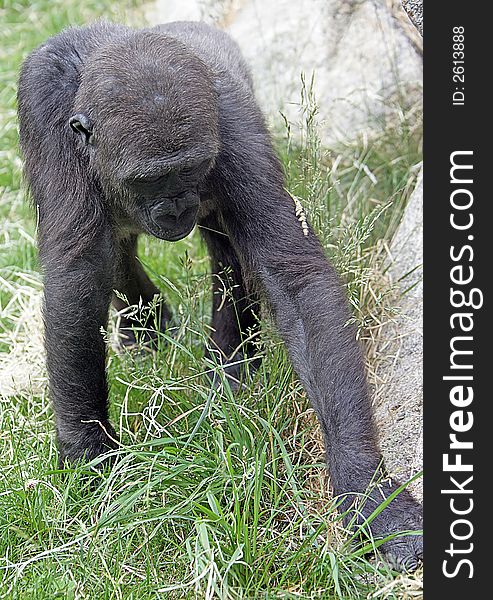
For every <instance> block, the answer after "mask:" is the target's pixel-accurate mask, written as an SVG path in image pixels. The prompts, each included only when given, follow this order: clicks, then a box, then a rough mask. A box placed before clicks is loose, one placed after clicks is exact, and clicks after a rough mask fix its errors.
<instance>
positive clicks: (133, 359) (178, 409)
mask: <svg viewBox="0 0 493 600" xmlns="http://www.w3.org/2000/svg"><path fill="white" fill-rule="evenodd" d="M113 7H114V5H113V4H111V3H109V2H107V1H106V0H90V1H88V2H84V3H80V2H75V0H68V1H61V0H57V1H54V2H49V3H48V2H47V0H39V1H38V2H21V1H17V2H13V1H11V0H8V1H1V2H0V20H1V22H2V27H1V30H0V35H1V40H0V64H1V69H2V70H1V72H0V217H1V218H2V227H1V228H0V447H1V452H0V465H1V469H0V473H1V475H0V482H1V483H0V597H2V598H13V599H27V598H29V599H30V598H36V599H38V598H40V599H44V598H46V599H48V598H50V599H52V598H69V599H72V598H73V599H79V598H91V599H92V598H94V599H96V598H97V599H106V598H107V599H110V598H111V599H113V598H115V599H120V598H121V599H139V600H140V599H148V598H149V599H150V598H158V597H159V598H213V597H214V598H266V599H267V598H327V599H329V600H330V599H356V598H371V597H374V598H403V597H409V598H411V597H418V596H419V594H420V591H419V578H418V579H417V578H410V577H406V576H402V575H397V574H396V573H394V572H392V571H391V570H390V569H389V568H388V567H387V566H385V564H383V563H382V562H381V561H379V560H368V558H366V557H365V556H363V549H364V548H363V547H362V546H361V544H360V543H359V542H358V540H357V539H356V538H355V537H354V536H351V535H350V534H349V533H348V532H345V531H344V530H343V528H342V526H341V524H340V516H339V515H338V513H337V511H336V510H335V501H334V500H332V499H331V498H330V494H329V492H328V485H327V479H326V475H325V469H324V465H323V449H322V445H321V440H320V435H319V432H318V426H317V423H316V419H315V417H314V415H313V412H312V411H311V409H310V408H309V405H308V403H307V401H306V398H305V396H304V393H303V391H302V389H301V387H300V385H299V383H298V381H297V380H296V378H295V376H294V375H293V373H292V370H291V367H290V365H289V363H288V361H287V359H286V356H285V353H284V350H283V348H282V346H281V345H280V343H279V341H278V339H277V338H276V336H275V334H274V333H273V332H272V331H271V328H270V326H269V324H268V323H266V324H265V325H264V340H268V343H265V344H263V345H262V346H260V347H259V352H262V353H263V355H264V361H263V363H262V367H261V369H260V371H259V372H258V373H257V375H256V376H255V378H254V380H253V382H252V383H251V384H250V385H249V386H248V389H246V390H243V391H242V392H241V393H239V394H235V395H234V396H233V394H232V392H231V390H230V389H229V387H228V385H227V384H224V386H223V387H222V388H221V389H220V391H218V392H216V391H213V390H211V387H210V385H209V383H208V380H207V379H206V378H204V376H203V372H204V370H205V365H204V361H203V345H204V342H205V340H206V338H207V332H208V314H209V310H210V298H209V287H208V284H209V275H208V269H209V266H208V260H207V255H206V251H205V249H204V247H203V245H202V244H201V243H200V241H199V236H198V235H197V234H196V233H194V234H193V235H192V236H191V237H189V238H187V239H185V240H183V241H181V242H179V243H177V244H162V243H159V242H158V241H156V240H151V239H148V238H146V239H143V240H142V241H141V246H140V256H141V258H142V261H143V263H144V264H145V266H146V267H147V269H148V271H149V272H150V273H151V275H152V277H153V278H154V279H155V280H156V282H157V283H158V285H159V286H160V287H161V289H162V290H163V292H164V293H165V295H166V298H167V300H168V302H169V303H170V305H171V306H172V308H173V311H174V313H175V314H176V315H178V316H179V317H180V322H179V324H178V325H177V329H176V331H175V332H174V335H173V337H167V336H162V337H161V338H160V341H162V343H161V344H160V348H159V350H158V352H157V353H156V354H155V355H152V356H144V357H142V356H139V355H135V354H130V353H125V354H123V355H118V354H116V353H115V352H112V351H110V354H109V367H108V368H109V379H110V382H111V396H112V409H111V411H112V420H113V423H114V424H115V425H116V429H117V431H118V432H119V434H120V436H121V439H122V440H123V447H122V449H121V450H119V451H118V455H119V460H118V462H117V464H116V466H115V467H114V469H113V470H112V471H111V472H110V473H104V474H102V475H99V476H97V475H95V474H94V473H93V472H92V471H91V470H90V469H89V468H88V467H86V468H83V467H80V468H78V469H74V470H73V471H68V472H66V473H64V474H62V473H60V472H59V471H58V470H57V468H56V464H57V462H56V461H57V458H56V450H55V445H54V439H53V426H52V414H51V409H50V405H49V400H48V397H47V394H46V375H45V372H44V367H43V355H42V337H41V323H40V310H39V305H40V300H39V299H40V290H41V283H40V276H39V273H38V269H37V262H36V251H35V227H34V222H33V219H32V215H31V212H30V210H29V208H28V205H27V202H26V200H25V198H24V194H23V193H22V191H21V177H20V169H21V163H20V159H19V156H18V149H17V131H16V122H15V102H14V99H15V85H16V77H17V73H18V68H19V65H20V61H21V60H22V58H23V56H24V55H25V54H26V53H27V52H28V51H29V49H31V48H32V47H34V46H35V45H37V44H38V43H40V42H41V41H43V40H44V39H45V38H46V37H48V36H49V35H51V34H53V33H55V32H56V31H58V30H60V29H61V28H62V27H63V26H65V25H67V24H68V23H83V22H87V21H88V20H91V19H94V18H96V17H99V16H105V17H108V18H115V19H118V18H119V19H120V20H126V21H127V22H128V21H133V22H135V19H136V16H135V14H134V13H133V12H132V8H133V7H132V3H130V2H123V3H120V6H119V8H118V11H119V14H118V13H116V12H115V9H114V8H113ZM137 18H138V17H137ZM301 88H302V96H303V97H302V100H301V107H302V109H301V121H302V123H303V126H302V128H301V133H300V134H296V135H295V134H292V133H291V127H290V126H289V124H286V126H284V127H280V128H279V131H278V134H277V135H276V144H277V147H278V151H279V154H280V156H281V159H282V161H283V163H284V166H285V170H286V175H287V185H288V188H289V189H290V191H291V193H292V194H293V195H294V196H296V197H297V198H299V199H300V201H301V203H302V204H303V206H304V207H305V209H306V211H307V212H308V214H309V215H310V219H311V221H312V223H313V224H314V226H315V227H316V228H317V230H318V232H319V234H320V236H321V239H322V241H323V243H324V246H325V248H326V250H327V253H328V255H329V256H330V257H331V259H332V260H333V262H334V263H335V265H336V266H337V268H338V270H339V272H340V273H341V275H342V277H343V279H344V281H345V282H346V284H347V289H348V295H349V298H350V301H351V304H352V306H353V309H354V310H353V314H354V319H355V321H356V323H357V325H358V331H359V335H360V337H361V339H363V340H364V341H365V343H366V345H367V350H368V357H369V361H370V363H371V358H372V348H374V342H375V340H376V339H377V338H378V335H379V331H380V327H381V324H382V323H383V322H384V321H385V320H386V319H388V318H390V317H391V316H392V313H393V311H394V307H393V305H392V303H391V298H392V288H391V285H390V283H389V281H388V280H387V278H386V275H385V272H384V270H383V269H382V259H383V256H384V255H385V248H386V244H387V242H388V240H389V239H390V238H391V236H392V234H393V231H394V230H395V227H396V224H397V223H398V220H399V217H400V215H401V212H402V208H403V206H404V205H405V203H406V201H407V198H408V196H409V193H410V191H411V190H412V187H413V181H414V176H415V175H417V167H418V165H419V163H420V160H421V158H420V157H421V147H420V144H421V133H420V127H419V124H420V115H419V114H417V113H416V108H414V107H411V108H407V109H405V110H403V109H402V107H401V105H400V104H396V110H395V111H393V112H392V116H391V117H389V121H388V122H387V123H386V124H384V125H383V126H382V133H381V135H378V136H376V137H375V138H374V139H372V141H371V142H364V141H362V140H360V141H358V142H357V143H355V144H354V145H352V146H347V147H340V148H332V149H330V150H328V149H326V148H323V147H322V145H321V144H320V142H319V140H318V136H317V110H316V103H315V101H314V98H313V95H312V93H311V91H310V90H311V86H310V84H309V82H306V81H303V82H302V84H301ZM109 335H110V336H111V332H109ZM95 480H97V485H95Z"/></svg>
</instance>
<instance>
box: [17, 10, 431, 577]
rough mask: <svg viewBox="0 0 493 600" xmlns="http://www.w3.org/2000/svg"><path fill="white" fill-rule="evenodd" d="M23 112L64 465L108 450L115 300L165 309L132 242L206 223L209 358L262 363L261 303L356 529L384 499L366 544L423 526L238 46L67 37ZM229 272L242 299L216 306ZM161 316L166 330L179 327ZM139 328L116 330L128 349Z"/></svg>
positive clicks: (228, 363)
mask: <svg viewBox="0 0 493 600" xmlns="http://www.w3.org/2000/svg"><path fill="white" fill-rule="evenodd" d="M18 112H19V124H20V143H21V149H22V152H23V155H24V161H25V176H26V180H27V182H28V184H29V187H30V191H31V196H32V198H33V201H34V203H35V206H36V209H37V214H38V221H39V223H38V241H39V256H40V261H41V265H42V267H43V271H44V319H45V345H46V356H47V367H48V373H49V387H50V394H51V398H52V401H53V406H54V413H55V422H56V433H57V443H58V448H59V452H60V458H61V461H62V463H63V462H64V461H68V462H69V463H70V462H74V461H78V460H84V459H85V460H90V459H92V458H94V457H96V456H98V455H100V454H102V453H104V452H106V451H108V450H109V449H111V448H113V447H114V446H115V439H116V433H115V430H114V429H113V427H112V426H111V424H110V422H109V420H108V386H107V380H106V373H105V358H106V357H105V342H104V340H103V337H102V335H101V328H103V327H106V324H107V320H108V311H109V306H110V303H111V302H113V304H114V305H115V306H116V308H117V309H119V310H122V309H124V308H125V306H127V304H126V303H125V302H124V300H123V299H122V298H125V299H127V300H128V304H130V305H135V304H139V303H140V304H141V305H144V306H145V305H149V304H150V303H151V302H153V299H154V298H155V297H156V295H157V294H159V291H158V290H157V288H156V287H155V286H154V284H153V283H151V281H150V279H149V278H148V276H147V275H146V273H145V272H144V270H143V268H142V266H141V264H140V263H139V262H138V259H137V253H136V245H137V238H138V236H139V235H140V234H142V233H146V234H149V235H151V236H154V237H157V238H160V239H162V240H166V241H170V242H174V241H176V240H180V239H181V238H183V237H185V236H187V235H188V234H189V233H190V232H191V231H192V229H193V228H194V226H195V225H196V224H198V225H199V226H200V231H201V234H202V236H203V237H204V238H205V242H206V244H207V248H208V252H209V254H210V257H211V263H212V271H213V274H217V275H219V277H216V276H213V282H214V283H213V315H212V330H213V333H212V335H211V344H210V345H211V348H212V352H216V353H217V355H218V357H220V360H221V362H222V367H223V368H224V369H225V370H226V373H227V374H228V375H231V376H232V377H234V378H238V377H240V376H241V374H240V373H239V372H238V366H237V365H238V362H239V359H244V358H245V356H246V357H247V358H252V357H253V356H254V349H253V348H252V347H251V346H249V344H248V342H247V341H246V338H247V337H248V334H249V333H251V331H252V330H254V329H255V327H257V323H258V319H257V314H258V309H259V303H260V301H261V300H263V301H264V302H265V303H266V305H267V306H268V307H269V310H270V311H271V313H272V315H273V319H274V322H275V324H276V327H277V329H278V331H279V333H280V335H281V337H282V339H283V340H284V342H285V344H286V347H287V350H288V353H289V356H290V359H291V361H292V363H293V366H294V368H295V371H296V372H297V374H298V376H299V378H300V381H301V382H302V384H303V386H304V388H305V390H306V392H307V394H308V396H309V398H310V400H311V402H312V404H313V406H314V409H315V411H316V414H317V416H318V419H319V421H320V425H321V428H322V431H323V436H324V441H325V447H326V456H327V466H328V471H329V474H330V478H331V484H332V487H333V490H334V493H335V494H336V495H338V496H340V497H341V499H342V500H341V506H342V510H347V509H349V508H350V507H351V506H353V504H354V501H355V499H357V498H358V497H361V495H362V494H363V495H364V494H365V493H367V492H368V499H367V501H366V502H365V503H364V505H363V506H359V507H358V511H359V515H358V519H359V522H360V523H361V522H363V521H364V520H365V519H367V518H368V517H369V516H370V515H371V514H372V512H373V511H374V509H375V508H376V507H377V506H378V505H380V504H381V503H382V501H383V500H385V499H389V496H392V498H391V499H390V503H389V504H388V506H387V507H386V508H385V509H384V510H383V511H382V512H381V513H380V514H379V515H378V516H377V517H376V518H374V519H373V521H372V522H371V525H370V527H371V532H372V535H373V536H374V537H375V538H382V537H386V536H388V535H389V534H394V533H397V532H401V531H410V530H412V531H414V530H417V529H420V528H421V523H422V516H421V514H422V513H421V507H420V505H419V504H418V503H417V502H416V501H415V500H414V499H413V497H412V496H411V495H410V493H409V492H408V491H407V490H406V489H404V490H403V491H401V492H400V493H399V494H398V495H395V494H394V492H396V490H397V489H398V487H399V483H398V482H396V481H394V480H392V479H391V478H390V477H389V476H388V474H387V472H386V470H385V467H384V465H383V463H382V459H381V454H380V450H379V447H378V442H377V436H376V432H375V428H374V423H373V419H372V414H371V405H370V398H369V392H368V389H367V383H366V380H365V373H364V365H363V359H362V353H361V350H360V348H359V347H358V344H357V342H356V337H355V331H354V329H353V328H352V327H351V326H348V325H347V321H348V318H349V310H348V305H347V300H346V297H345V293H344V288H343V287H342V286H341V284H340V282H339V280H338V277H337V275H336V273H335V272H334V269H333V268H332V267H331V265H330V264H329V263H328V261H327V259H326V257H325V256H324V252H323V250H322V247H321V244H320V242H319V240H318V239H317V237H316V235H315V234H314V232H313V230H312V229H311V228H310V226H309V224H307V223H301V222H300V220H299V219H298V216H297V214H296V210H297V206H296V205H295V203H294V201H293V198H292V197H291V196H290V195H289V193H288V192H287V191H286V189H285V184H284V178H283V171H282V167H281V165H280V162H279V160H278V159H277V157H276V155H275V153H274V150H273V146H272V142H271V140H270V137H269V133H268V131H267V128H266V125H265V122H264V119H263V116H262V114H261V111H260V109H259V107H258V104H257V103H256V100H255V98H254V93H253V89H252V80H251V77H250V74H249V71H248V68H247V66H246V64H245V62H244V59H243V58H242V56H241V54H240V50H239V48H238V46H237V45H236V43H235V42H234V41H233V40H232V39H231V38H230V37H229V36H228V35H227V34H225V33H224V32H221V31H219V30H216V29H214V28H212V27H209V26H207V25H205V24H203V23H198V22H177V23H169V24H166V25H159V26H157V27H152V28H146V29H141V30H134V29H131V28H128V27H124V26H120V25H116V24H108V23H96V24H93V25H89V26H85V27H80V28H70V29H67V30H65V31H63V32H61V33H60V34H58V35H56V36H54V37H52V38H50V39H49V40H48V41H47V42H45V43H44V44H42V45H41V46H40V47H39V48H37V49H36V50H34V51H33V52H32V54H31V55H30V56H29V57H28V58H27V59H26V61H25V62H24V65H23V67H22V71H21V75H20V80H19V88H18ZM225 268H227V269H228V271H229V277H230V279H231V289H232V290H233V293H232V298H231V299H230V300H229V301H228V303H227V304H226V305H225V306H220V303H221V294H220V293H214V292H218V291H219V289H220V288H221V283H220V274H221V273H223V272H224V269H225ZM114 290H118V291H119V292H120V293H119V294H118V296H117V295H115V293H114ZM159 297H160V298H161V296H159ZM160 303H161V305H160V310H159V313H160V327H161V329H162V330H163V331H164V330H165V329H166V327H167V324H168V323H169V320H170V317H171V315H170V311H169V309H168V308H167V306H166V304H165V302H164V300H163V299H162V298H161V299H160ZM130 325H131V322H130V321H129V320H128V319H126V318H123V320H122V323H121V327H122V333H124V334H125V335H126V337H127V341H129V342H132V336H133V333H132V330H131V327H130ZM239 348H241V351H239V350H238V349H239ZM233 363H235V364H233ZM235 365H236V366H235ZM375 480H377V481H378V482H379V483H378V485H373V487H372V485H371V484H372V483H373V482H374V481H375ZM394 496H395V497H394ZM422 548H423V540H422V536H421V535H418V534H415V535H404V536H398V537H395V538H392V539H390V540H388V541H386V542H385V543H384V544H383V545H382V550H383V551H384V552H385V553H386V555H387V557H388V559H389V561H390V562H391V563H392V564H393V565H394V566H395V567H396V568H399V569H414V568H416V566H417V565H418V564H419V561H420V559H421V557H422V552H423V550H422Z"/></svg>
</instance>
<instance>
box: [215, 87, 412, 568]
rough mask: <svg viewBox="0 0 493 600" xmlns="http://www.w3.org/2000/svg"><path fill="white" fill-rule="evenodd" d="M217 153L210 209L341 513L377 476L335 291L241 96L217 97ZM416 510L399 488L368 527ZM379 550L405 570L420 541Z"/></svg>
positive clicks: (364, 394)
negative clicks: (261, 303) (215, 205)
mask: <svg viewBox="0 0 493 600" xmlns="http://www.w3.org/2000/svg"><path fill="white" fill-rule="evenodd" d="M222 100H223V110H222V113H221V120H220V127H221V135H222V142H223V144H222V152H221V154H220V156H219V158H218V161H217V166H216V170H215V178H214V179H215V181H216V189H215V195H216V197H217V198H218V202H219V209H220V212H221V214H222V217H223V220H224V225H225V227H226V230H227V231H228V234H229V236H230V239H231V242H232V244H233V245H234V246H235V249H236V251H237V252H238V254H239V256H240V257H241V260H242V262H243V268H244V269H245V270H246V271H247V272H248V273H249V275H250V277H253V279H254V280H255V281H256V283H257V285H258V286H259V288H260V290H261V291H262V292H263V295H264V296H265V298H266V299H267V301H268V303H269V304H270V306H271V309H272V312H273V315H274V319H275V322H276V324H277V327H278V329H279V332H280V334H281V336H282V337H283V339H284V341H285V343H286V346H287V349H288V352H289V355H290V358H291V360H292V362H293V365H294V368H295V370H296V372H297V374H298V376H299V378H300V380H301V382H302V383H303V386H304V387H305V390H306V392H307V394H308V396H309V398H310V400H311V402H312V404H313V406H314V408H315V410H316V413H317V415H318V418H319V421H320V424H321V427H322V431H323V434H324V439H325V447H326V453H327V464H328V469H329V474H330V477H331V483H332V486H333V489H334V492H335V494H337V495H343V496H345V500H344V501H343V508H347V507H348V506H349V505H350V504H351V502H352V500H354V499H355V497H357V496H358V495H360V494H364V493H365V492H366V491H367V489H368V488H369V486H370V484H371V482H372V480H374V479H375V477H377V478H379V477H381V476H382V475H383V476H385V477H386V473H385V469H384V467H383V465H382V461H381V454H380V450H379V447H378V443H377V436H376V433H375V428H374V424H373V418H372V413H371V404H370V398H369V393H368V388H367V384H366V377H365V371H364V363H363V357H362V353H361V350H360V348H359V346H358V343H357V341H356V335H355V330H354V327H352V326H350V325H348V324H347V323H348V319H349V316H350V313H349V310H348V303H347V299H346V297H345V292H344V288H343V286H342V285H341V283H340V281H339V279H338V276H337V274H336V273H335V271H334V269H333V268H332V266H331V265H330V264H329V262H328V261H327V259H326V257H325V255H324V252H323V249H322V247H321V245H320V242H319V241H318V239H317V237H316V236H315V234H314V233H313V231H312V229H311V228H310V227H309V225H308V228H307V227H306V226H305V227H303V226H302V223H301V222H300V220H299V219H298V217H297V215H296V206H295V204H294V201H293V199H292V198H291V196H290V195H289V194H288V193H287V192H286V191H285V189H284V178H283V174H282V169H281V166H280V164H279V162H278V160H277V158H276V157H275V155H274V152H273V149H272V145H271V142H270V139H269V136H268V134H267V132H266V129H265V126H264V124H263V120H262V117H261V115H260V113H259V111H258V110H257V109H256V107H255V106H253V107H252V105H251V103H250V102H249V101H248V97H247V95H246V94H245V95H243V94H238V95H236V96H234V97H233V96H231V97H228V96H226V97H225V96H224V95H223V97H222ZM397 487H398V484H397V483H395V482H393V481H391V480H388V479H387V480H386V481H385V482H383V483H382V484H381V485H379V486H377V487H376V488H374V490H373V491H372V492H371V495H370V498H369V500H368V501H367V502H366V504H365V506H364V507H363V508H362V509H360V510H361V512H362V514H363V516H364V517H368V516H369V515H370V514H371V513H372V512H373V510H374V509H375V508H376V507H377V506H378V505H379V504H381V502H382V501H383V499H384V498H385V497H388V496H389V495H390V494H391V493H392V492H393V491H395V490H396V489H397ZM420 515H421V509H420V507H419V505H418V504H417V503H416V502H415V501H414V499H413V498H412V496H411V495H410V494H409V493H408V492H407V490H404V491H403V492H401V493H400V494H399V496H397V498H395V499H394V500H393V501H392V503H391V505H390V506H389V507H388V508H387V509H386V510H385V511H383V513H381V514H380V515H379V516H378V517H377V518H376V519H375V520H374V521H373V523H372V531H373V534H374V535H379V536H384V535H388V534H389V533H395V532H397V531H402V530H415V529H419V528H420V526H421V516H420ZM384 549H386V551H387V553H388V554H389V555H390V556H391V557H392V558H393V559H394V560H395V562H396V563H398V564H399V565H400V566H406V567H413V566H415V564H414V563H416V562H417V558H418V557H419V556H420V555H421V553H422V539H421V538H420V537H416V536H414V537H405V538H402V537H401V538H397V539H396V540H394V541H391V542H387V543H386V544H385V547H384Z"/></svg>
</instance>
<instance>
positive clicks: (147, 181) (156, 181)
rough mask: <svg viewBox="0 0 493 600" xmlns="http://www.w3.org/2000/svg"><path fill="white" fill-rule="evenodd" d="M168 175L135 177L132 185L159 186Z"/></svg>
mask: <svg viewBox="0 0 493 600" xmlns="http://www.w3.org/2000/svg"><path fill="white" fill-rule="evenodd" d="M166 177H167V175H155V176H149V177H147V176H146V177H135V178H134V179H132V181H131V183H132V185H136V186H138V187H157V186H160V185H163V184H164V183H165V181H166Z"/></svg>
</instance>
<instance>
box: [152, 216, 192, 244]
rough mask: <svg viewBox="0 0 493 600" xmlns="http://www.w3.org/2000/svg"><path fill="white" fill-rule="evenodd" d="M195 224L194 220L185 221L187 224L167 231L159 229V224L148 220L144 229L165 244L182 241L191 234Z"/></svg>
mask: <svg viewBox="0 0 493 600" xmlns="http://www.w3.org/2000/svg"><path fill="white" fill-rule="evenodd" d="M195 224H196V220H195V219H191V220H190V221H188V220H187V222H186V223H184V224H183V225H182V227H176V228H173V229H167V228H164V227H160V226H159V223H156V222H155V221H152V220H150V221H149V222H148V223H147V224H146V229H147V232H148V233H149V234H150V235H152V236H153V237H156V238H158V239H160V240H164V241H166V242H178V241H179V240H182V239H183V238H185V237H187V235H189V234H190V233H191V231H192V229H193V228H194V227H195Z"/></svg>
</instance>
